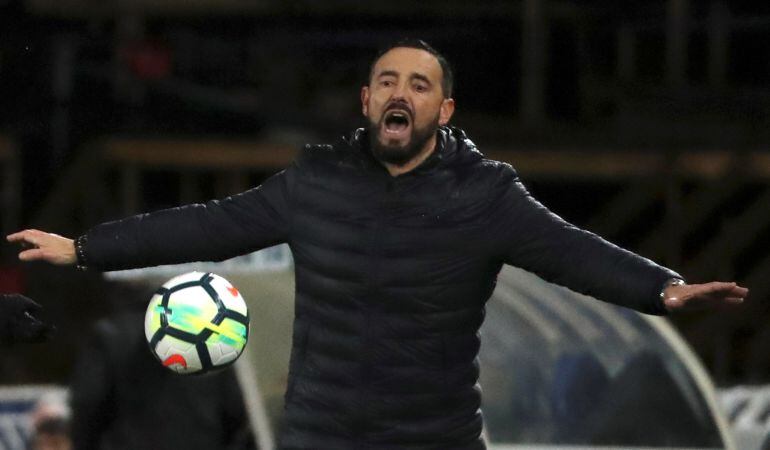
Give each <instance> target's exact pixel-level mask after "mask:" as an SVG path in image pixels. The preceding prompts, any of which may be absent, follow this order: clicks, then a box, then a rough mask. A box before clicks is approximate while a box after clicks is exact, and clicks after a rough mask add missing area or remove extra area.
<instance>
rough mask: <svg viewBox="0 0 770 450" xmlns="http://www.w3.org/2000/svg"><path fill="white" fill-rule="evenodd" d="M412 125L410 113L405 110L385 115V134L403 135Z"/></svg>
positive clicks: (389, 112)
mask: <svg viewBox="0 0 770 450" xmlns="http://www.w3.org/2000/svg"><path fill="white" fill-rule="evenodd" d="M410 123H411V120H410V116H409V113H408V112H406V111H403V110H398V109H396V110H392V111H388V112H386V113H385V120H384V124H385V132H386V133H392V134H399V133H403V132H404V131H406V130H407V129H408V128H409V124H410Z"/></svg>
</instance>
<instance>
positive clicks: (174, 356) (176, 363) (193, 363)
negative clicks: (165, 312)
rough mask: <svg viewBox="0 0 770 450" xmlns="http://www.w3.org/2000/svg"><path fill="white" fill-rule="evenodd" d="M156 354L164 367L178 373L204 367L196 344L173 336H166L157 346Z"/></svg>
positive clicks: (196, 370) (195, 370) (198, 369)
mask: <svg viewBox="0 0 770 450" xmlns="http://www.w3.org/2000/svg"><path fill="white" fill-rule="evenodd" d="M155 354H156V355H157V356H158V359H159V360H160V362H161V364H163V366H164V367H166V368H168V369H170V370H173V371H174V372H177V373H195V372H199V371H200V370H202V369H203V364H201V360H200V357H199V356H198V350H197V349H196V348H195V344H191V343H189V342H185V341H182V340H180V339H177V338H175V337H173V336H164V337H163V338H162V339H161V340H160V342H158V345H156V346H155Z"/></svg>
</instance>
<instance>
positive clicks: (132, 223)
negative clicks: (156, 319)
mask: <svg viewBox="0 0 770 450" xmlns="http://www.w3.org/2000/svg"><path fill="white" fill-rule="evenodd" d="M291 170H292V169H291V168H290V169H287V170H286V171H284V172H281V173H279V174H276V175H274V176H272V177H271V178H269V179H268V180H267V181H265V182H264V183H263V184H262V185H261V186H259V187H257V188H255V189H251V190H249V191H246V192H243V193H241V194H237V195H233V196H231V197H228V198H225V199H223V200H213V201H210V202H208V203H205V204H193V205H185V206H181V207H178V208H171V209H166V210H162V211H156V212H153V213H149V214H142V215H137V216H133V217H129V218H126V219H123V220H119V221H115V222H108V223H103V224H101V225H97V226H96V227H94V228H92V229H91V230H89V231H88V232H87V233H86V234H85V235H83V236H80V237H79V238H78V239H76V240H75V241H73V240H72V239H69V238H66V237H62V236H58V235H55V234H51V233H46V232H43V231H39V230H24V231H21V232H18V233H14V234H11V235H9V236H8V240H9V241H11V242H18V243H21V244H23V245H26V246H28V247H32V248H26V249H24V250H22V251H21V252H20V253H19V258H20V259H21V260H23V261H35V260H40V261H46V262H49V263H53V264H59V265H67V264H75V263H79V264H81V265H87V266H88V267H92V268H95V269H99V270H119V269H130V268H136V267H147V266H155V265H160V264H176V263H183V262H192V261H220V260H224V259H227V258H231V257H233V256H237V255H242V254H245V253H249V252H252V251H255V250H258V249H261V248H265V247H269V246H271V245H275V244H278V243H281V242H286V241H287V240H288V237H289V228H290V219H289V216H290V213H289V210H290V201H289V180H290V179H291V177H293V174H292V172H291Z"/></svg>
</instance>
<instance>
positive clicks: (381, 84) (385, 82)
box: [380, 80, 393, 87]
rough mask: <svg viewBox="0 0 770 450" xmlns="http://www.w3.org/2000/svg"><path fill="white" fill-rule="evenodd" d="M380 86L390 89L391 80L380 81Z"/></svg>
mask: <svg viewBox="0 0 770 450" xmlns="http://www.w3.org/2000/svg"><path fill="white" fill-rule="evenodd" d="M380 86H382V87H391V86H393V81H392V80H381V81H380Z"/></svg>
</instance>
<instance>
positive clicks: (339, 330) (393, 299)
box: [8, 41, 748, 450]
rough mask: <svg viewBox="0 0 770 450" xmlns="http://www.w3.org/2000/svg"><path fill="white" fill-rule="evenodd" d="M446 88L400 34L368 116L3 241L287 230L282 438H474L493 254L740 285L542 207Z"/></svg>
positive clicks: (571, 272)
mask: <svg viewBox="0 0 770 450" xmlns="http://www.w3.org/2000/svg"><path fill="white" fill-rule="evenodd" d="M451 93H452V74H451V70H450V69H449V66H448V64H446V60H445V59H444V58H443V57H442V56H441V55H439V54H438V53H437V52H436V51H435V50H433V49H432V48H431V47H429V46H428V45H427V44H425V43H424V42H421V41H418V42H403V43H399V44H396V45H394V46H392V47H390V48H388V49H387V50H386V51H385V52H383V53H382V54H381V55H380V56H379V57H378V58H377V59H376V60H375V62H374V63H373V65H372V68H371V73H370V77H369V82H368V85H367V86H365V87H363V88H362V90H361V104H362V111H363V114H364V115H365V116H366V117H367V119H368V121H369V126H368V127H367V129H361V130H357V131H355V132H354V133H353V134H352V135H351V136H350V137H349V138H347V139H344V140H342V141H340V142H338V143H337V144H335V145H333V146H306V147H305V149H304V150H303V152H302V153H301V154H300V156H299V157H298V158H297V160H296V161H295V162H294V163H293V164H292V165H291V166H290V167H289V168H287V169H286V170H285V171H283V172H281V173H279V174H277V175H275V176H273V177H272V178H270V179H268V180H267V181H266V182H265V183H263V184H262V185H261V186H260V187H258V188H256V189H253V190H250V191H247V192H245V193H242V194H239V195H235V196H233V197H229V198H227V199H224V200H222V201H212V202H209V203H207V204H205V205H188V206H184V207H181V208H176V209H171V210H165V211H161V212H156V213H152V214H148V215H141V216H135V217H131V218H128V219H125V220H122V221H119V222H113V223H107V224H102V225H99V226H97V227H95V228H93V229H91V230H90V231H89V232H88V233H86V234H85V235H83V236H81V237H79V238H78V239H77V240H76V241H74V242H73V241H72V240H70V239H67V238H63V237H60V236H56V235H51V234H48V233H44V232H41V231H37V230H25V231H22V232H19V233H15V234H12V235H10V236H9V237H8V239H9V240H10V241H12V242H24V243H28V244H32V245H33V246H34V247H35V248H33V249H29V250H25V251H22V252H21V253H20V254H19V257H20V258H21V259H22V260H26V261H29V260H38V259H42V260H46V261H49V262H51V263H55V264H76V263H77V264H80V265H84V266H88V267H93V268H97V269H102V270H105V269H121V268H128V267H138V266H147V265H155V264H167V263H178V262H182V261H191V260H221V259H225V258H228V257H231V256H234V255H237V254H242V253H246V252H250V251H253V250H256V249H259V248H263V247H266V246H270V245H274V244H277V243H280V242H288V244H289V245H290V247H291V249H292V252H293V255H294V259H295V271H296V313H295V322H294V337H293V349H292V355H291V362H290V367H289V374H290V376H289V385H288V388H287V392H286V417H285V427H284V431H283V436H282V440H281V444H282V446H283V447H285V448H313V449H319V448H334V449H345V448H369V449H381V448H382V449H384V448H388V449H390V448H400V449H423V448H435V449H443V450H448V449H480V448H484V444H483V442H482V440H481V429H482V417H481V410H480V401H481V394H480V390H479V388H478V385H477V379H478V366H477V364H476V361H475V360H476V356H477V353H478V349H479V339H478V336H477V331H478V328H479V326H480V325H481V323H482V321H483V317H484V303H485V302H486V300H487V299H488V298H489V296H490V295H491V293H492V291H493V289H494V287H495V280H496V276H497V273H498V272H499V271H500V268H501V267H502V264H504V263H508V264H513V265H516V266H519V267H522V268H524V269H527V270H530V271H532V272H534V273H536V274H538V275H540V276H541V277H543V278H544V279H546V280H549V281H551V282H555V283H558V284H561V285H564V286H567V287H569V288H571V289H573V290H576V291H579V292H582V293H585V294H589V295H592V296H595V297H597V298H599V299H602V300H605V301H608V302H613V303H617V304H621V305H624V306H628V307H631V308H634V309H637V310H639V311H642V312H646V313H651V314H664V313H665V312H666V311H667V309H674V308H680V307H685V306H690V305H697V304H704V303H724V302H727V303H738V302H740V301H742V300H743V298H744V297H745V296H746V295H747V292H748V291H747V290H746V289H745V288H742V287H739V286H737V285H736V284H735V283H708V284H705V285H687V284H684V283H683V282H682V281H681V277H680V276H679V275H678V274H676V273H675V272H672V271H670V270H668V269H666V268H663V267H660V266H658V265H656V264H654V263H653V262H651V261H649V260H647V259H644V258H642V257H640V256H637V255H635V254H633V253H630V252H628V251H625V250H623V249H620V248H618V247H616V246H614V245H612V244H610V243H608V242H606V241H604V240H602V239H601V238H599V237H597V236H596V235H593V234H591V233H589V232H586V231H583V230H580V229H578V228H576V227H574V226H572V225H570V224H568V223H566V222H564V221H563V220H562V219H561V218H559V217H558V216H556V215H554V214H552V213H550V212H549V211H548V210H547V209H546V208H545V207H543V206H542V205H541V204H539V203H538V202H537V201H535V200H534V199H533V198H532V197H531V196H529V194H528V193H527V191H526V189H525V188H524V187H523V185H522V184H521V183H520V182H519V180H518V177H517V175H516V172H515V171H514V170H513V169H512V168H511V166H509V165H507V164H504V163H500V162H497V161H491V160H487V159H485V158H484V157H483V155H482V154H481V153H480V152H479V151H477V150H476V148H475V145H474V144H473V143H472V142H471V141H470V140H469V139H468V138H467V137H466V136H465V134H464V133H463V131H461V130H460V129H458V128H454V127H450V126H448V123H449V121H450V119H451V117H452V114H453V112H454V108H455V103H454V100H452V97H451ZM511 376H515V375H514V374H511Z"/></svg>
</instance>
